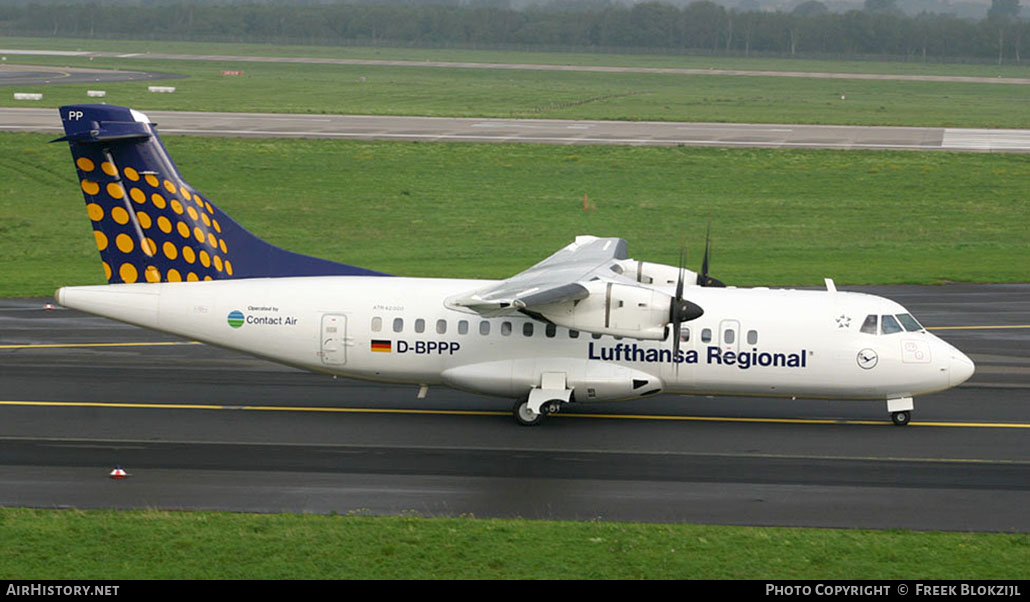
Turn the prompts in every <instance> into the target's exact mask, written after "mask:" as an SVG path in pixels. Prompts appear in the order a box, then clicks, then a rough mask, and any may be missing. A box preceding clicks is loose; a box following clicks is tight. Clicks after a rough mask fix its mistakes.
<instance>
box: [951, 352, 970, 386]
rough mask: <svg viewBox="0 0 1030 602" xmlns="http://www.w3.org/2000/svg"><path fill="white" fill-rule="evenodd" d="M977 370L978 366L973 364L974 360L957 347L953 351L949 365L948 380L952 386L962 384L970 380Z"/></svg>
mask: <svg viewBox="0 0 1030 602" xmlns="http://www.w3.org/2000/svg"><path fill="white" fill-rule="evenodd" d="M975 371H976V366H975V365H974V364H973V360H971V359H969V358H968V357H966V354H964V353H962V352H961V351H959V350H957V349H956V350H954V351H952V353H951V362H950V364H949V365H948V381H949V384H950V385H951V386H952V387H955V386H958V385H961V384H962V383H964V382H966V381H967V380H969V377H970V376H973V372H975Z"/></svg>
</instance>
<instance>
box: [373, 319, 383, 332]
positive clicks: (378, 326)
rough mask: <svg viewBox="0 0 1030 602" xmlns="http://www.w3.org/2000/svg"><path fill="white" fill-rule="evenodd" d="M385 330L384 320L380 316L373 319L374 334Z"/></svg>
mask: <svg viewBox="0 0 1030 602" xmlns="http://www.w3.org/2000/svg"><path fill="white" fill-rule="evenodd" d="M382 329H383V319H382V318H380V317H379V316H376V317H374V318H372V332H379V331H380V330H382Z"/></svg>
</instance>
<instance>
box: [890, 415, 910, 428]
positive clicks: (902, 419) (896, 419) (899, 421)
mask: <svg viewBox="0 0 1030 602" xmlns="http://www.w3.org/2000/svg"><path fill="white" fill-rule="evenodd" d="M910 420H912V412H891V422H893V423H894V426H907V425H908V423H909V421H910Z"/></svg>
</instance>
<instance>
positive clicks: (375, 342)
mask: <svg viewBox="0 0 1030 602" xmlns="http://www.w3.org/2000/svg"><path fill="white" fill-rule="evenodd" d="M372 351H376V352H379V353H390V341H383V340H379V339H372Z"/></svg>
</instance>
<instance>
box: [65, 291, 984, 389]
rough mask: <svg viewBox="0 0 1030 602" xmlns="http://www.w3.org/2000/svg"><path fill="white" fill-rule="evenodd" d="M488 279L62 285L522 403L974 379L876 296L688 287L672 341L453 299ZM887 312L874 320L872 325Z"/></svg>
mask: <svg viewBox="0 0 1030 602" xmlns="http://www.w3.org/2000/svg"><path fill="white" fill-rule="evenodd" d="M489 284H491V283H490V282H488V281H482V280H454V279H423V278H383V277H360V276H345V277H338V276H336V277H334V276H326V277H305V278H254V279H242V280H224V281H217V280H216V281H210V282H190V283H148V284H115V285H105V286H88V287H66V288H62V289H60V290H59V291H58V293H57V295H56V298H57V300H58V302H59V303H61V304H62V305H64V306H66V307H70V308H74V309H80V310H83V311H87V312H90V313H94V314H99V315H103V316H106V317H110V318H113V319H116V320H120V321H124V322H128V323H131V324H135V325H138V326H142V327H146V328H151V329H156V330H160V331H164V332H168V333H172V334H175V335H179V336H182V337H186V338H190V339H195V340H199V341H203V342H205V343H210V344H212V345H217V346H221V347H225V348H228V349H233V350H237V351H241V352H244V353H249V354H253V355H256V356H259V357H263V358H267V359H269V360H273V361H276V362H280V363H284V364H289V365H293V366H296V367H298V368H303V369H307V370H311V371H316V372H324V373H331V374H338V375H343V376H348V377H353V378H361V379H370V380H376V381H385V382H397V383H411V384H416V385H437V384H443V385H447V386H450V387H453V388H457V389H462V390H467V391H472V392H475V393H482V394H488V395H497V396H503V397H509V398H518V397H521V396H524V395H526V394H527V392H528V391H530V390H531V389H534V388H540V387H544V386H546V382H547V381H548V379H549V378H550V379H552V382H553V379H554V378H556V377H557V378H559V379H560V380H561V382H563V383H564V384H565V386H566V387H567V388H568V389H569V390H570V391H571V397H570V399H569V401H576V402H589V401H609V400H617V399H628V398H634V397H641V396H644V395H650V394H654V393H658V392H665V393H682V394H726V395H761V396H776V397H820V398H832V399H878V400H888V404H890V400H892V399H909V400H910V399H911V397H912V396H915V395H919V394H924V393H929V392H933V391H938V390H941V389H946V388H948V387H950V386H954V385H956V384H958V383H959V382H962V381H964V380H965V379H966V378H968V377H969V375H970V374H971V373H972V371H973V366H972V363H971V362H970V361H969V360H968V358H966V357H965V356H964V355H963V354H962V353H961V352H959V351H958V350H956V349H955V348H954V347H952V346H951V345H949V344H948V343H946V342H944V341H942V340H941V339H939V338H937V337H936V336H934V335H932V334H930V333H928V332H926V331H925V330H924V329H922V327H919V328H918V329H912V330H904V329H902V330H901V331H900V332H892V333H889V334H885V333H883V332H881V331H880V330H879V329H875V328H874V329H873V331H869V329H866V330H867V331H866V332H863V331H862V326H863V324H864V321H866V320H867V318H868V317H869V316H877V317H879V316H895V315H899V314H907V312H906V310H905V309H904V308H903V307H902V306H900V305H899V304H897V303H895V302H893V301H890V300H888V299H884V298H881V297H876V296H873V295H867V294H861V293H851V292H838V291H821V290H816V291H813V290H792V289H765V288H703V287H691V288H690V289H689V291H688V296H689V298H690V299H691V300H692V301H693V302H695V303H697V304H698V305H700V306H702V307H705V308H707V309H706V311H705V313H704V315H703V316H701V317H700V318H698V319H696V320H693V321H690V322H686V323H684V324H683V332H682V334H681V343H680V345H679V349H678V350H676V351H674V350H673V345H672V341H670V340H669V338H668V337H667V338H666V340H665V341H649V340H642V339H635V338H632V337H613V336H607V335H604V336H601V335H596V334H594V335H591V334H590V333H587V332H577V331H575V330H570V329H568V328H563V327H556V326H554V325H549V324H546V323H544V322H541V321H539V320H534V319H532V318H530V317H528V316H524V315H521V314H513V315H509V316H502V317H496V318H484V317H482V316H480V315H478V314H476V313H473V312H471V311H469V310H466V309H462V308H455V307H449V306H448V300H449V299H451V298H452V297H453V296H454V295H456V294H459V293H462V292H464V291H468V290H475V289H477V288H480V287H483V286H486V285H489ZM874 321H875V320H874Z"/></svg>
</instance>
